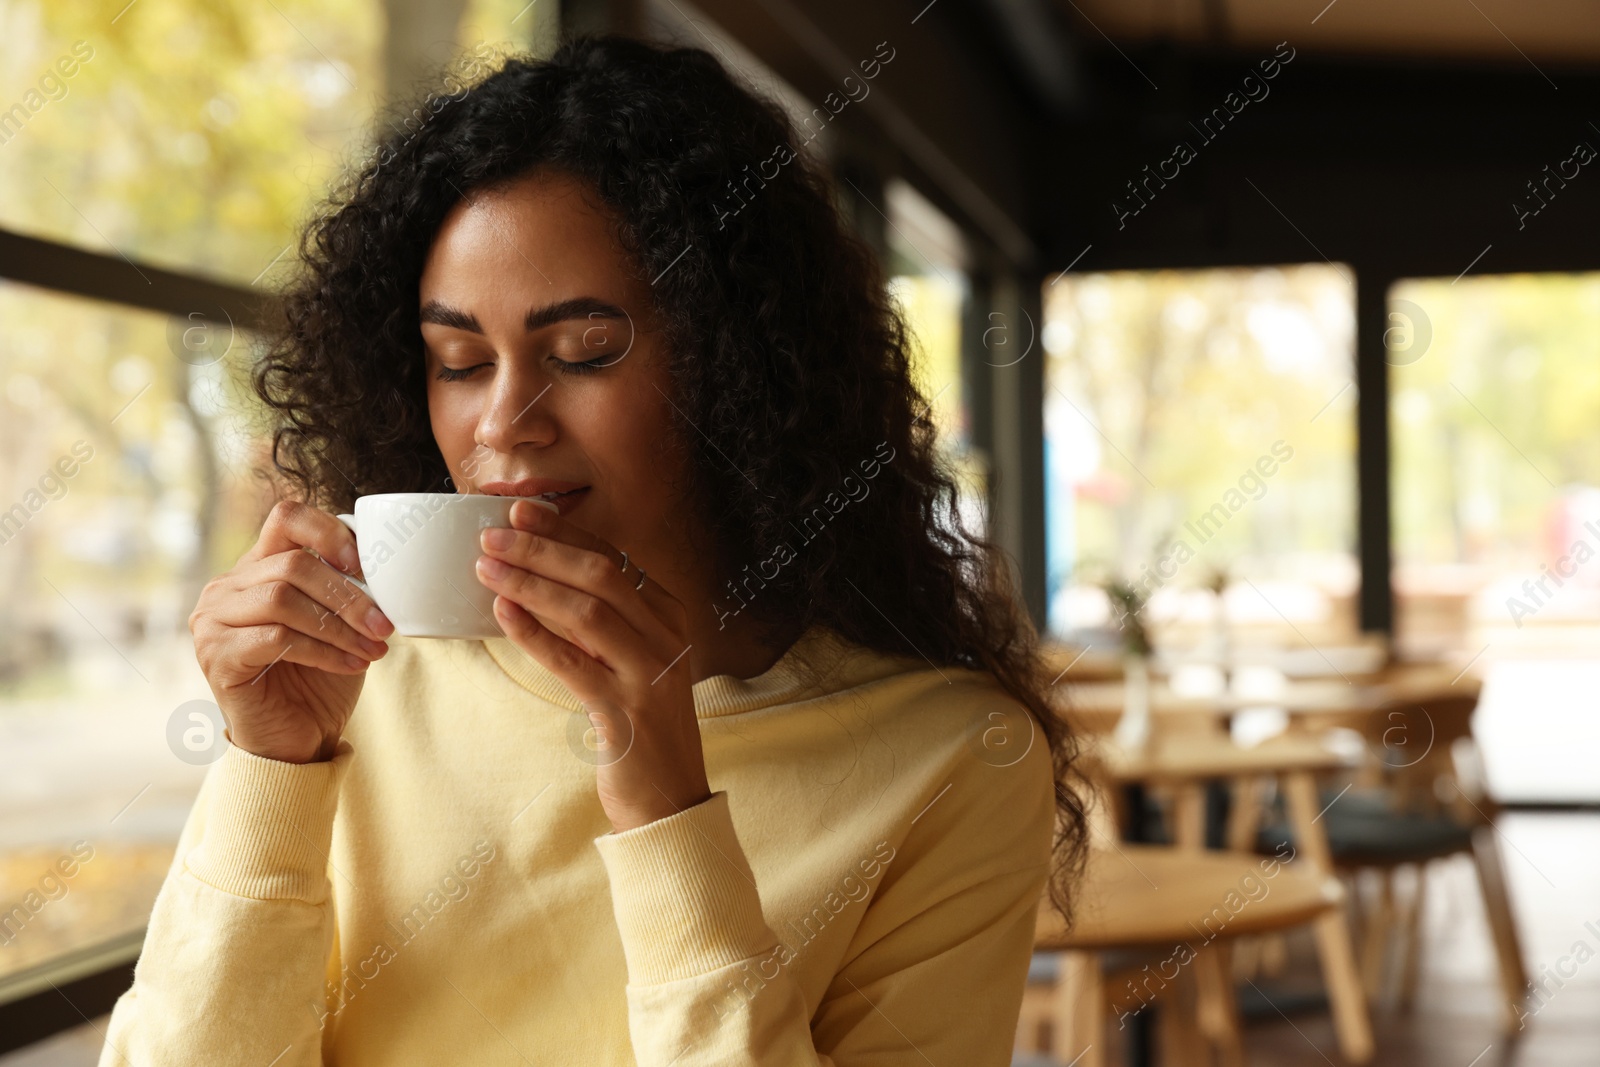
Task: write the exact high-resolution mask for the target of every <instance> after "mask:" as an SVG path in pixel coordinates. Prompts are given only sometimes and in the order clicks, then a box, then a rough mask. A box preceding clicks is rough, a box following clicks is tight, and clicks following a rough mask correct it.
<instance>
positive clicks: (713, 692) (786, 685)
mask: <svg viewBox="0 0 1600 1067" xmlns="http://www.w3.org/2000/svg"><path fill="white" fill-rule="evenodd" d="M853 647H854V646H852V645H851V644H849V643H848V642H847V641H845V640H844V639H843V638H842V637H840V636H839V635H838V634H835V633H834V632H833V631H832V630H830V629H828V628H827V627H824V626H813V627H812V628H811V629H809V630H807V631H806V632H805V633H803V634H801V635H800V637H799V638H798V639H796V640H795V642H794V644H792V645H790V646H789V648H788V649H786V650H785V651H784V653H783V655H781V656H779V657H778V659H777V660H776V661H774V662H773V664H772V666H771V667H768V668H767V669H766V670H765V671H763V672H762V673H760V674H758V675H756V676H755V677H754V678H735V677H734V676H733V675H731V674H714V675H712V676H711V677H709V678H702V679H701V680H700V681H698V682H695V683H694V685H693V686H692V692H693V695H694V711H695V717H696V718H700V719H707V718H713V717H716V716H719V715H734V714H737V713H739V712H742V711H751V710H753V709H755V708H763V707H767V706H769V705H773V704H784V703H791V702H793V701H795V700H799V699H803V698H805V697H811V696H820V695H823V694H824V693H827V692H829V691H831V690H832V689H833V688H836V686H830V685H828V684H827V682H828V681H829V680H832V681H834V682H838V681H840V680H843V681H844V682H845V684H847V685H848V684H850V682H851V680H850V679H849V678H844V679H841V678H840V675H841V673H842V672H841V671H840V670H839V669H838V668H840V667H842V666H843V661H844V660H845V659H846V658H847V655H848V653H849V652H850V651H851V650H852V648H853ZM483 648H484V651H486V652H488V654H489V657H490V658H491V659H493V660H494V662H495V663H496V664H497V665H498V666H499V667H500V669H501V670H503V671H504V672H505V673H506V674H507V675H509V676H510V677H511V679H512V681H514V682H516V683H517V684H518V685H520V686H522V687H523V688H524V689H526V690H528V691H529V692H530V693H532V694H534V695H535V696H537V697H540V698H541V699H543V700H546V701H548V702H550V703H551V704H555V705H556V706H558V707H562V708H566V709H567V710H569V711H581V710H583V709H582V707H581V705H580V704H579V702H578V698H577V697H575V696H574V695H573V694H572V691H571V690H570V689H568V688H567V686H566V683H565V682H563V681H561V679H560V678H558V677H556V676H555V675H554V674H553V673H551V672H550V671H549V670H547V669H545V667H544V666H543V665H541V664H540V663H539V662H538V661H537V660H535V659H534V658H533V657H532V656H529V655H528V654H527V653H526V652H524V651H522V649H520V648H518V647H517V645H516V644H515V643H514V642H512V641H511V639H510V638H507V637H493V638H485V639H484V640H483ZM819 676H820V677H819Z"/></svg>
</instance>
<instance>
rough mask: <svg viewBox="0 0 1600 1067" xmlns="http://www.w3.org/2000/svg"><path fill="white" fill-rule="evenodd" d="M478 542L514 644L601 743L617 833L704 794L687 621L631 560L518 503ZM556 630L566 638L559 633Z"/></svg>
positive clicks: (601, 774)
mask: <svg viewBox="0 0 1600 1067" xmlns="http://www.w3.org/2000/svg"><path fill="white" fill-rule="evenodd" d="M511 525H512V527H513V528H512V529H509V530H508V529H506V528H504V527H495V528H490V529H486V530H484V531H483V532H482V534H481V535H480V541H479V543H480V544H481V545H482V547H483V551H484V556H482V557H479V559H478V580H479V581H480V582H482V583H483V584H484V585H486V586H487V587H489V588H490V589H492V590H494V591H495V593H497V594H499V595H498V596H496V597H495V600H494V612H495V617H496V618H497V619H498V620H499V623H500V627H501V629H503V630H504V631H505V634H506V636H507V637H508V638H509V639H510V640H511V642H512V643H513V644H515V645H516V646H517V647H518V648H520V649H522V650H523V651H524V652H526V653H527V654H528V655H529V656H532V657H533V659H534V660H535V661H536V662H537V663H539V664H540V665H541V666H543V667H544V668H545V669H546V670H548V671H550V673H552V674H554V675H555V676H556V677H557V678H560V679H561V681H562V682H563V683H565V685H566V687H567V688H568V689H570V690H571V691H572V693H573V695H574V696H576V697H577V698H578V699H579V701H581V702H582V704H583V706H584V710H585V711H587V712H588V714H589V720H590V721H591V722H592V723H594V726H595V729H596V730H597V731H598V732H599V734H600V736H601V737H602V738H603V745H604V747H603V748H602V749H601V762H599V763H598V765H597V766H596V768H595V772H596V778H597V784H598V787H599V793H600V804H601V806H602V807H603V808H604V809H605V813H606V816H607V817H608V818H610V820H611V825H612V826H613V827H614V828H615V830H616V832H617V833H621V832H622V831H624V830H630V829H633V828H634V827H636V826H643V825H645V824H646V823H651V822H654V821H656V820H657V819H662V818H665V817H666V816H668V815H672V814H675V813H677V812H679V811H682V810H683V809H685V808H688V807H692V806H693V805H695V804H699V803H701V802H702V801H705V800H708V799H710V797H711V787H710V784H709V783H708V781H707V779H706V765H705V756H704V754H703V753H702V751H701V748H700V724H699V721H698V720H697V719H696V718H695V713H694V694H693V691H692V690H691V688H690V686H691V675H690V670H689V655H688V653H689V638H688V636H687V635H688V621H687V620H688V615H687V612H686V611H685V610H684V606H683V605H682V604H681V603H679V602H678V600H677V598H676V597H674V596H673V595H672V594H671V593H669V592H667V590H665V589H663V588H662V587H661V586H660V585H658V584H657V583H656V582H654V581H648V580H647V581H646V582H645V584H644V587H643V588H642V589H635V588H634V586H636V585H638V584H639V567H638V566H637V565H635V564H634V563H633V562H632V561H631V560H630V561H629V563H628V569H627V571H623V570H622V553H621V552H619V551H618V550H617V549H616V548H614V547H613V546H612V545H610V544H608V543H607V542H606V541H605V540H604V539H602V538H600V537H597V536H595V535H594V534H592V533H589V532H588V531H587V530H581V529H579V528H578V527H576V526H573V525H572V524H571V523H569V522H567V521H566V520H565V519H563V518H562V517H561V516H560V515H558V514H556V513H555V512H554V511H551V510H550V509H548V508H544V507H540V506H539V505H537V504H532V503H529V502H528V501H525V500H519V501H518V502H517V503H515V504H513V505H512V507H511ZM558 632H559V633H560V634H562V635H564V636H558Z"/></svg>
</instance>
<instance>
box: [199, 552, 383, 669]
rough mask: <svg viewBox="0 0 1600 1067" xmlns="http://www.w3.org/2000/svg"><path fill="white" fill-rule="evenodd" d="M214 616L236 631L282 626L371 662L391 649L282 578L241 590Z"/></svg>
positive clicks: (324, 565)
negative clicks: (255, 627) (280, 624)
mask: <svg viewBox="0 0 1600 1067" xmlns="http://www.w3.org/2000/svg"><path fill="white" fill-rule="evenodd" d="M295 554H296V553H289V555H295ZM299 555H301V556H302V558H305V559H307V560H308V561H309V562H311V563H312V564H313V565H314V566H317V567H321V568H323V569H326V568H327V565H326V564H324V563H319V562H317V561H316V560H311V559H310V557H308V556H304V554H299ZM342 580H344V581H348V580H349V579H342ZM346 610H347V611H348V610H351V609H349V608H347V609H346ZM211 615H212V618H213V619H214V620H215V621H216V622H218V623H220V624H222V625H224V626H231V627H236V628H243V627H250V626H262V625H269V624H272V623H282V624H283V625H285V626H288V627H290V628H291V629H293V630H296V631H298V632H300V633H302V634H304V635H305V636H307V637H310V638H315V639H317V640H319V641H322V642H324V643H327V644H332V645H336V646H337V647H339V648H340V649H342V650H344V651H346V652H352V653H354V654H356V655H358V656H361V657H362V658H364V659H368V660H373V659H379V658H381V657H382V656H383V654H384V653H385V652H387V651H388V647H389V646H387V645H385V644H384V643H383V642H382V641H380V640H376V639H374V638H372V637H369V636H367V635H366V634H364V633H362V632H361V631H360V630H357V629H356V628H355V627H354V626H352V625H351V624H350V623H349V622H348V621H347V620H346V619H344V618H342V617H341V616H340V614H339V613H338V612H337V611H334V610H332V609H330V608H328V607H325V606H324V605H323V604H322V603H321V602H320V601H319V600H318V599H317V598H315V597H312V596H310V595H308V594H307V593H306V592H305V590H304V589H302V588H300V586H299V585H297V584H296V583H295V582H293V581H290V580H287V579H283V578H270V579H268V580H265V581H261V582H257V583H254V584H251V585H247V586H245V587H244V588H241V589H240V590H239V591H238V592H237V594H236V595H234V596H231V597H226V598H224V599H223V600H222V602H221V603H219V604H218V605H217V607H216V608H215V609H213V610H212V612H211Z"/></svg>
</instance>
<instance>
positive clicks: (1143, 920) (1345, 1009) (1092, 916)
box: [1020, 733, 1373, 1067]
mask: <svg viewBox="0 0 1600 1067" xmlns="http://www.w3.org/2000/svg"><path fill="white" fill-rule="evenodd" d="M1275 748H1276V750H1275V751H1274V750H1272V749H1269V748H1268V747H1267V746H1258V747H1257V748H1254V749H1241V748H1238V747H1237V746H1234V745H1232V744H1231V743H1230V742H1229V741H1228V740H1227V739H1226V738H1225V737H1219V736H1216V735H1214V734H1210V733H1196V734H1177V735H1168V736H1164V737H1163V736H1158V737H1157V738H1156V739H1155V742H1154V743H1153V745H1152V747H1151V748H1150V749H1149V750H1147V751H1146V752H1144V753H1140V754H1129V753H1125V752H1122V751H1121V750H1119V749H1117V748H1116V747H1115V746H1114V745H1111V744H1110V743H1109V742H1107V741H1105V739H1100V740H1099V741H1097V742H1096V743H1094V744H1093V745H1092V746H1091V748H1090V750H1089V751H1088V753H1087V755H1086V759H1085V766H1086V768H1087V770H1088V772H1089V774H1090V777H1091V780H1092V781H1094V783H1095V785H1096V787H1097V798H1096V799H1097V801H1098V802H1097V803H1096V805H1095V819H1094V823H1093V826H1094V831H1093V832H1094V837H1095V842H1096V847H1095V849H1094V851H1093V852H1092V855H1091V861H1090V868H1089V873H1088V877H1087V879H1086V881H1085V883H1084V885H1083V886H1082V888H1081V890H1080V898H1079V899H1080V901H1081V903H1080V905H1079V912H1080V914H1079V918H1078V921H1077V925H1076V926H1075V927H1074V928H1073V929H1072V930H1070V931H1067V930H1064V929H1063V928H1062V926H1061V923H1060V919H1059V916H1056V915H1055V913H1054V911H1053V910H1052V909H1049V908H1048V905H1045V906H1044V910H1042V911H1041V914H1040V920H1039V927H1038V934H1037V937H1036V946H1035V947H1036V949H1037V950H1038V951H1041V952H1044V951H1061V952H1064V953H1065V955H1064V957H1063V961H1064V962H1063V967H1062V973H1061V975H1060V976H1059V979H1058V981H1057V982H1056V987H1055V996H1054V1003H1053V1006H1052V1008H1051V1013H1050V1020H1049V1021H1050V1024H1051V1025H1050V1026H1049V1027H1048V1030H1049V1032H1050V1034H1051V1035H1052V1038H1053V1041H1052V1043H1053V1044H1054V1045H1055V1048H1056V1053H1055V1054H1056V1057H1057V1059H1058V1060H1059V1061H1060V1062H1063V1063H1064V1062H1067V1061H1069V1060H1071V1059H1072V1057H1073V1056H1079V1055H1081V1056H1082V1059H1081V1060H1080V1061H1078V1062H1079V1063H1081V1064H1082V1067H1094V1065H1095V1064H1099V1063H1104V1062H1105V1059H1104V1057H1105V1055H1106V1053H1105V1038H1106V1030H1105V1025H1104V1024H1105V1017H1106V1014H1107V1012H1108V1010H1110V1009H1111V1007H1112V1006H1113V1005H1112V1003H1111V1002H1109V1001H1108V1000H1107V993H1108V989H1112V988H1114V987H1115V985H1116V983H1117V982H1119V981H1122V982H1124V983H1126V982H1127V981H1128V975H1129V972H1128V970H1127V966H1126V965H1127V964H1129V963H1131V965H1132V968H1133V970H1132V974H1133V975H1134V976H1137V977H1136V980H1137V982H1138V983H1139V984H1138V985H1137V986H1134V985H1129V988H1130V990H1135V989H1144V990H1145V991H1147V992H1149V994H1150V996H1151V998H1152V999H1159V1000H1162V1001H1164V1002H1166V1003H1167V1005H1168V1010H1167V1011H1165V1012H1163V1013H1162V1019H1163V1030H1164V1035H1163V1036H1164V1038H1165V1045H1166V1047H1167V1049H1168V1053H1169V1055H1168V1056H1167V1060H1168V1061H1170V1062H1174V1063H1178V1062H1188V1061H1190V1060H1191V1059H1192V1058H1193V1057H1192V1053H1194V1052H1195V1051H1196V1050H1199V1049H1205V1050H1206V1051H1207V1054H1208V1055H1207V1059H1209V1058H1210V1055H1213V1054H1214V1055H1215V1056H1216V1057H1217V1059H1218V1060H1219V1061H1220V1062H1221V1063H1223V1064H1227V1065H1237V1064H1241V1063H1242V1062H1243V1052H1242V1046H1241V1042H1240V1038H1239V1022H1238V1007H1237V1004H1236V1002H1235V998H1234V978H1233V967H1232V946H1233V943H1234V942H1235V941H1236V940H1237V939H1238V938H1240V937H1245V936H1251V935H1259V934H1265V933H1272V932H1276V931H1280V930H1285V929H1288V928H1291V927H1295V926H1301V925H1305V924H1308V923H1310V924H1312V925H1313V928H1314V932H1315V934H1316V937H1317V942H1318V948H1319V952H1320V954H1321V957H1322V961H1323V967H1324V974H1325V976H1326V981H1327V983H1328V986H1329V997H1330V1001H1331V1003H1332V1006H1333V1011H1334V1019H1335V1028H1336V1030H1337V1032H1338V1035H1339V1039H1340V1044H1341V1048H1342V1049H1343V1051H1344V1053H1345V1056H1346V1057H1347V1058H1348V1059H1349V1060H1351V1061H1352V1062H1356V1063H1363V1062H1365V1061H1366V1060H1367V1059H1369V1058H1370V1057H1371V1055H1372V1051H1373V1045H1372V1032H1371V1027H1370V1024H1369V1022H1368V1019H1367V1015H1366V1003H1365V999H1364V997H1363V995H1362V990H1361V984H1360V978H1359V974H1358V972H1357V970H1356V966H1355V958H1354V953H1353V950H1352V948H1351V942H1350V937H1349V929H1348V926H1347V925H1346V918H1345V912H1344V907H1343V901H1344V892H1343V887H1342V885H1341V883H1340V881H1339V880H1338V878H1337V877H1336V876H1335V875H1334V874H1333V872H1332V868H1331V865H1330V864H1329V863H1328V861H1327V855H1326V850H1325V847H1324V850H1323V851H1322V852H1320V853H1319V852H1318V851H1317V849H1316V848H1315V847H1314V846H1313V847H1311V848H1306V847H1304V846H1302V847H1301V855H1302V856H1304V857H1305V861H1296V862H1292V863H1273V864H1272V865H1271V867H1272V869H1273V875H1272V876H1271V877H1270V878H1269V877H1267V876H1266V873H1265V872H1266V870H1267V867H1266V866H1264V865H1263V864H1264V861H1263V860H1262V859H1261V858H1260V857H1258V856H1255V855H1252V854H1251V853H1250V852H1248V851H1206V850H1204V831H1203V822H1202V813H1201V806H1200V803H1199V799H1198V798H1199V797H1200V795H1201V790H1202V789H1203V785H1204V782H1206V781H1208V780H1214V779H1217V778H1224V779H1231V778H1235V777H1239V778H1248V777H1254V776H1259V775H1262V774H1281V775H1283V776H1285V777H1286V780H1287V782H1288V783H1289V784H1288V788H1287V792H1288V793H1289V794H1290V795H1291V796H1292V797H1294V798H1296V800H1297V804H1296V807H1295V812H1296V815H1297V816H1298V818H1297V825H1299V826H1303V827H1307V828H1308V829H1309V834H1310V836H1313V837H1314V836H1315V834H1316V827H1315V814H1316V811H1315V808H1313V807H1310V806H1309V805H1310V804H1311V803H1313V802H1314V800H1315V795H1316V791H1315V786H1314V784H1313V781H1312V778H1311V773H1312V771H1313V770H1315V769H1319V768H1326V767H1328V766H1331V765H1337V762H1338V759H1337V757H1335V756H1333V755H1331V754H1330V753H1329V752H1328V751H1327V750H1326V749H1323V748H1321V746H1319V745H1316V744H1314V743H1311V742H1307V741H1306V740H1305V739H1292V740H1289V741H1286V742H1285V743H1283V744H1281V745H1278V746H1275ZM1130 780H1141V781H1149V782H1153V783H1156V784H1164V785H1169V786H1172V787H1174V788H1175V789H1176V791H1177V796H1176V800H1175V803H1174V809H1173V810H1174V818H1173V822H1174V837H1175V841H1176V844H1175V845H1174V846H1171V847H1167V846H1148V845H1133V844H1121V843H1119V842H1118V838H1119V837H1120V836H1121V835H1120V828H1119V827H1118V826H1117V824H1116V818H1115V816H1116V815H1117V809H1116V808H1115V806H1114V804H1113V803H1111V802H1110V801H1109V800H1108V798H1112V797H1116V796H1117V795H1118V794H1119V790H1118V789H1117V788H1116V787H1117V785H1118V784H1119V783H1121V782H1125V781H1130ZM1250 839H1251V838H1249V837H1247V838H1246V841H1249V840H1250ZM1261 887H1265V891H1264V892H1262V893H1261V894H1260V897H1259V899H1254V898H1255V894H1256V892H1257V889H1258V888H1261ZM1230 894H1231V896H1230ZM1234 904H1240V905H1241V906H1239V907H1238V908H1237V909H1236V908H1235V907H1233V906H1232V905H1234ZM1219 908H1220V910H1219ZM1181 945H1187V946H1189V953H1190V954H1192V959H1191V960H1188V961H1186V963H1185V965H1184V966H1180V967H1178V968H1177V969H1176V974H1174V975H1173V976H1172V977H1171V978H1170V979H1169V978H1167V976H1166V975H1165V974H1164V973H1163V971H1164V969H1165V970H1170V969H1172V960H1173V959H1174V958H1175V957H1174V956H1173V953H1174V952H1175V951H1177V949H1178V946H1181ZM1163 952H1165V953H1166V955H1165V956H1163V955H1162V953H1163ZM1180 954H1181V953H1180ZM1119 955H1120V956H1122V957H1123V959H1122V960H1121V963H1122V964H1124V966H1122V967H1120V968H1119V966H1118V960H1117V957H1118V956H1119ZM1150 959H1154V961H1155V963H1156V967H1157V970H1156V974H1157V975H1158V976H1159V977H1160V978H1161V979H1162V980H1161V981H1159V982H1157V983H1156V988H1151V987H1150V977H1149V975H1150V971H1149V964H1148V963H1146V962H1145V961H1146V960H1150ZM1108 964H1109V972H1110V977H1109V978H1108ZM1141 964H1144V966H1143V969H1142V970H1141V968H1140V965H1141ZM1037 999H1038V998H1034V1001H1035V1003H1037ZM1140 1000H1141V1002H1142V1000H1143V996H1142V994H1140ZM1122 1008H1123V1009H1125V1008H1126V1006H1125V1005H1124V1006H1122ZM1123 1014H1124V1010H1119V1011H1118V1015H1119V1017H1121V1016H1122V1015H1123ZM1038 1023H1039V1020H1038V1019H1033V1020H1029V1019H1026V1018H1025V1019H1024V1020H1023V1026H1022V1027H1021V1029H1020V1032H1021V1033H1022V1034H1023V1036H1024V1039H1025V1041H1024V1048H1023V1051H1030V1049H1028V1048H1027V1047H1026V1045H1027V1036H1028V1034H1029V1033H1030V1027H1031V1028H1032V1031H1034V1032H1036V1031H1037V1030H1038V1029H1039V1026H1038ZM1033 1043H1035V1044H1037V1043H1038V1040H1037V1037H1035V1038H1033ZM1063 1052H1065V1053H1066V1055H1065V1056H1063V1055H1062V1053H1063Z"/></svg>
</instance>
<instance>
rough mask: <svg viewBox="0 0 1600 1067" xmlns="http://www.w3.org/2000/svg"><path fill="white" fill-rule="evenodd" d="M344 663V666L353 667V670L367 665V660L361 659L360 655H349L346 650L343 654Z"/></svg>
mask: <svg viewBox="0 0 1600 1067" xmlns="http://www.w3.org/2000/svg"><path fill="white" fill-rule="evenodd" d="M344 664H345V666H346V667H350V668H353V669H355V670H360V669H361V668H362V667H365V666H366V665H367V661H366V660H364V659H362V658H361V657H360V656H354V655H351V654H350V653H348V652H346V653H345V654H344Z"/></svg>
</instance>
